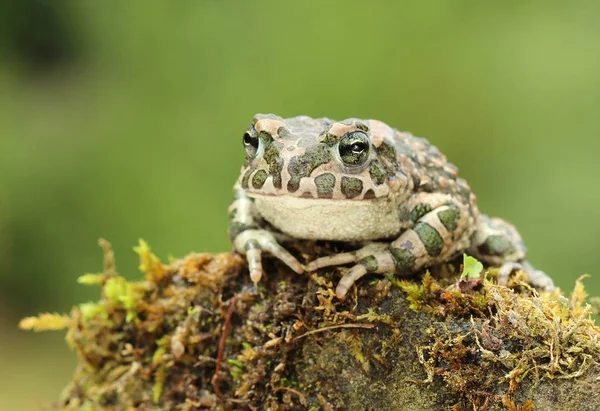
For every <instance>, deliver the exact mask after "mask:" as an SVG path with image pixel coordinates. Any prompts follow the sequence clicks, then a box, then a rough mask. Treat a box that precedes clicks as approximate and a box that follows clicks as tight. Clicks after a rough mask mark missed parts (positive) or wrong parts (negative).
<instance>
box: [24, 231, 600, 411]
mask: <svg viewBox="0 0 600 411" xmlns="http://www.w3.org/2000/svg"><path fill="white" fill-rule="evenodd" d="M101 245H102V247H103V249H104V254H105V258H104V261H105V262H104V270H103V272H101V273H97V274H85V275H83V276H82V277H80V278H79V280H78V281H79V282H80V283H81V284H83V285H87V286H95V287H99V288H100V298H99V300H98V301H95V302H88V303H83V304H80V305H78V306H76V307H74V308H73V310H72V311H71V313H70V314H69V315H59V314H41V315H40V316H38V317H30V318H27V319H24V320H23V321H22V322H21V327H22V328H26V329H34V330H51V329H66V330H67V341H68V342H69V344H70V345H71V346H72V347H74V349H75V350H76V352H77V356H78V358H79V365H78V367H77V369H76V370H75V374H74V376H73V380H72V381H71V382H70V383H69V384H68V386H67V387H66V388H65V390H64V392H63V394H62V396H61V399H60V400H59V402H58V403H57V404H56V406H57V408H60V409H68V410H74V409H106V408H118V409H127V408H139V409H157V408H160V409H174V410H178V409H180V410H192V409H274V410H286V409H315V410H316V409H364V408H369V407H370V408H372V409H388V408H390V407H392V406H393V408H397V409H406V410H411V409H414V410H438V409H447V408H450V407H451V409H453V410H472V409H478V410H483V409H488V410H494V409H508V410H523V411H525V410H532V409H533V407H536V409H538V408H539V409H548V410H551V409H565V407H566V408H569V407H570V408H571V409H582V410H585V409H594V408H597V407H598V406H600V394H599V393H600V379H599V377H598V376H599V375H600V366H599V364H598V358H600V329H599V328H598V327H597V326H596V325H595V324H594V322H593V320H592V318H591V313H592V308H591V307H590V305H588V304H587V303H586V300H587V294H586V292H585V290H584V287H583V284H582V279H580V280H578V281H577V282H576V285H575V288H574V291H573V292H572V293H571V294H570V296H568V297H565V296H563V295H562V294H561V293H560V292H558V291H556V292H553V293H538V292H536V291H535V290H533V289H532V288H531V287H529V286H528V285H527V283H526V282H525V281H524V280H525V277H524V274H523V273H519V274H517V275H516V276H514V277H513V278H511V279H510V281H509V284H508V286H501V285H498V284H497V283H496V282H495V278H496V276H497V270H494V269H484V271H483V275H476V274H475V273H474V272H475V271H480V268H479V266H478V265H477V264H475V262H473V261H470V262H469V264H470V267H471V268H468V267H467V268H468V270H469V273H468V275H467V274H465V272H464V267H465V266H467V264H461V261H455V262H451V263H448V264H444V265H442V266H439V267H434V268H432V269H431V271H430V272H426V273H423V275H422V276H420V277H419V276H416V277H415V278H413V279H405V280H399V279H398V278H397V277H395V276H393V275H388V276H367V277H365V278H364V279H362V280H361V281H360V282H359V284H358V287H353V288H352V289H351V290H350V291H349V293H348V296H347V298H346V300H344V301H342V300H339V299H337V298H336V297H335V290H334V286H335V283H336V281H337V280H338V279H339V275H340V272H342V273H343V272H344V270H346V268H343V267H340V268H334V269H324V270H321V271H319V272H317V273H313V274H312V275H310V276H309V275H304V276H299V275H297V274H295V273H291V272H290V271H289V270H288V269H287V268H286V267H284V266H283V265H281V264H280V263H278V262H276V261H271V260H267V261H265V268H266V271H267V274H268V275H267V276H265V277H266V278H264V279H263V281H261V282H260V283H259V284H258V285H254V284H253V283H252V282H251V280H250V278H249V276H248V272H247V267H246V266H245V265H244V263H243V260H242V259H241V258H240V257H239V256H236V255H234V254H230V253H224V254H217V255H212V254H190V255H188V256H186V257H184V258H182V259H179V260H177V259H173V260H172V261H170V262H169V263H166V264H165V263H162V262H161V261H160V259H159V258H158V257H157V256H155V255H154V254H152V253H151V252H150V248H149V247H148V245H147V244H146V243H145V242H142V241H141V242H140V246H139V247H136V251H137V252H138V254H139V255H140V267H141V269H142V271H143V273H144V276H145V280H142V281H126V280H125V279H124V277H121V276H120V275H119V273H118V272H117V269H116V265H115V260H114V255H113V252H112V250H111V248H110V246H109V244H108V243H107V242H105V241H102V242H101ZM294 247H297V249H296V250H295V251H296V252H297V253H298V255H304V256H305V257H306V258H307V259H310V258H312V257H313V256H314V255H315V254H322V253H323V251H324V249H323V247H325V246H323V245H319V244H307V245H305V246H301V245H294ZM462 262H463V263H464V261H462ZM461 267H462V268H463V269H462V271H461ZM461 273H462V274H464V275H462V276H461V275H460V274H461ZM555 403H556V404H558V405H557V407H558V408H555V406H554V405H553V404H555Z"/></svg>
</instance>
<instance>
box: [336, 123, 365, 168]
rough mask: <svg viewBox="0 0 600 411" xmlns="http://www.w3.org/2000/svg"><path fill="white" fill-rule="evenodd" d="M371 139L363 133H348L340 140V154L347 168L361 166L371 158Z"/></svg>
mask: <svg viewBox="0 0 600 411" xmlns="http://www.w3.org/2000/svg"><path fill="white" fill-rule="evenodd" d="M369 149H370V144H369V138H368V137H367V135H366V134H365V133H363V132H362V131H354V132H352V133H348V134H346V135H345V136H343V137H342V138H341V139H340V142H339V143H338V152H339V153H340V158H341V159H342V161H343V162H344V164H346V165H347V166H360V165H363V164H364V163H365V161H367V159H368V158H369Z"/></svg>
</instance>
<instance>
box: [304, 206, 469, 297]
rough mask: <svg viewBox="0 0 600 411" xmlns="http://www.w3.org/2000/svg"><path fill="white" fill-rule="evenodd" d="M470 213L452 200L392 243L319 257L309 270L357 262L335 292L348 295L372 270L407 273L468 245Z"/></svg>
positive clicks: (341, 295) (376, 244) (434, 210)
mask: <svg viewBox="0 0 600 411" xmlns="http://www.w3.org/2000/svg"><path fill="white" fill-rule="evenodd" d="M468 217H469V214H468V213H467V212H466V209H465V208H463V206H462V205H460V204H458V203H455V202H453V201H449V202H447V203H445V204H442V205H439V206H438V207H436V208H434V209H433V210H432V211H430V212H428V213H426V214H425V215H423V216H422V217H420V218H419V219H418V220H417V222H416V223H415V224H414V226H413V227H412V228H409V229H407V230H406V231H404V232H403V233H402V234H401V235H400V236H399V237H398V238H397V239H396V240H394V241H393V242H391V243H370V244H368V245H367V246H365V247H363V248H361V249H359V250H357V251H353V252H349V253H342V254H336V255H332V256H327V257H322V258H318V259H316V260H314V261H312V262H311V263H310V264H308V266H307V267H306V268H307V271H314V270H317V269H319V268H322V267H327V266H332V265H339V264H348V263H357V264H356V265H354V266H353V267H352V268H351V269H350V271H348V272H347V273H346V274H345V275H344V276H343V277H342V279H341V280H340V282H339V283H338V285H337V287H336V290H335V293H336V295H337V296H338V298H344V297H345V296H346V293H347V292H348V290H349V289H350V287H351V286H352V284H354V283H355V282H356V281H357V280H358V279H359V278H361V277H362V276H364V275H365V274H368V273H386V272H395V273H397V274H400V275H407V274H411V273H414V272H416V271H418V270H419V269H421V268H423V267H426V266H428V265H432V264H436V263H439V262H441V261H445V260H447V259H449V258H450V257H452V256H453V255H454V254H455V253H456V252H457V251H459V250H461V249H465V248H466V246H467V245H468V241H469V235H470V233H471V231H470V230H469V229H468V224H467V223H468Z"/></svg>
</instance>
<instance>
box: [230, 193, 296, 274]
mask: <svg viewBox="0 0 600 411" xmlns="http://www.w3.org/2000/svg"><path fill="white" fill-rule="evenodd" d="M234 192H235V200H234V202H233V203H232V204H231V206H229V238H230V239H231V242H232V243H233V246H234V248H235V250H236V251H237V252H238V253H240V254H242V255H245V256H246V259H247V260H248V269H249V271H250V278H251V279H252V281H253V282H254V283H257V282H259V281H260V279H261V277H262V274H263V268H262V254H263V252H268V253H269V254H271V255H272V256H274V257H275V258H278V259H279V260H281V261H282V262H283V263H285V264H286V265H287V266H288V267H290V268H291V269H292V270H293V271H295V272H297V273H298V274H302V273H303V272H304V269H303V268H302V264H300V262H298V260H297V259H296V257H294V256H293V255H291V254H290V253H289V252H288V251H287V250H286V249H285V248H283V247H282V246H281V245H279V243H278V242H277V239H276V238H275V235H274V233H272V232H270V231H269V230H267V229H265V228H263V227H262V224H261V219H260V218H259V216H258V214H257V212H256V209H255V206H254V200H253V199H252V198H250V197H248V195H247V194H246V193H245V192H244V191H243V190H241V189H240V188H239V187H237V186H236V187H234Z"/></svg>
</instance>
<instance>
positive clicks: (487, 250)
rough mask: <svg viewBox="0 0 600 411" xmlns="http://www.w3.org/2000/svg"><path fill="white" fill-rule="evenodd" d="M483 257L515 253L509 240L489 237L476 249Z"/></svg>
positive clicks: (493, 236)
mask: <svg viewBox="0 0 600 411" xmlns="http://www.w3.org/2000/svg"><path fill="white" fill-rule="evenodd" d="M478 250H479V252H481V253H482V254H484V255H500V256H501V255H507V254H511V253H513V252H514V251H515V248H514V247H513V245H512V243H511V241H510V239H509V238H508V237H505V236H503V235H491V236H489V237H488V238H487V239H486V240H485V242H484V243H483V244H481V245H480V246H479V247H478Z"/></svg>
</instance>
